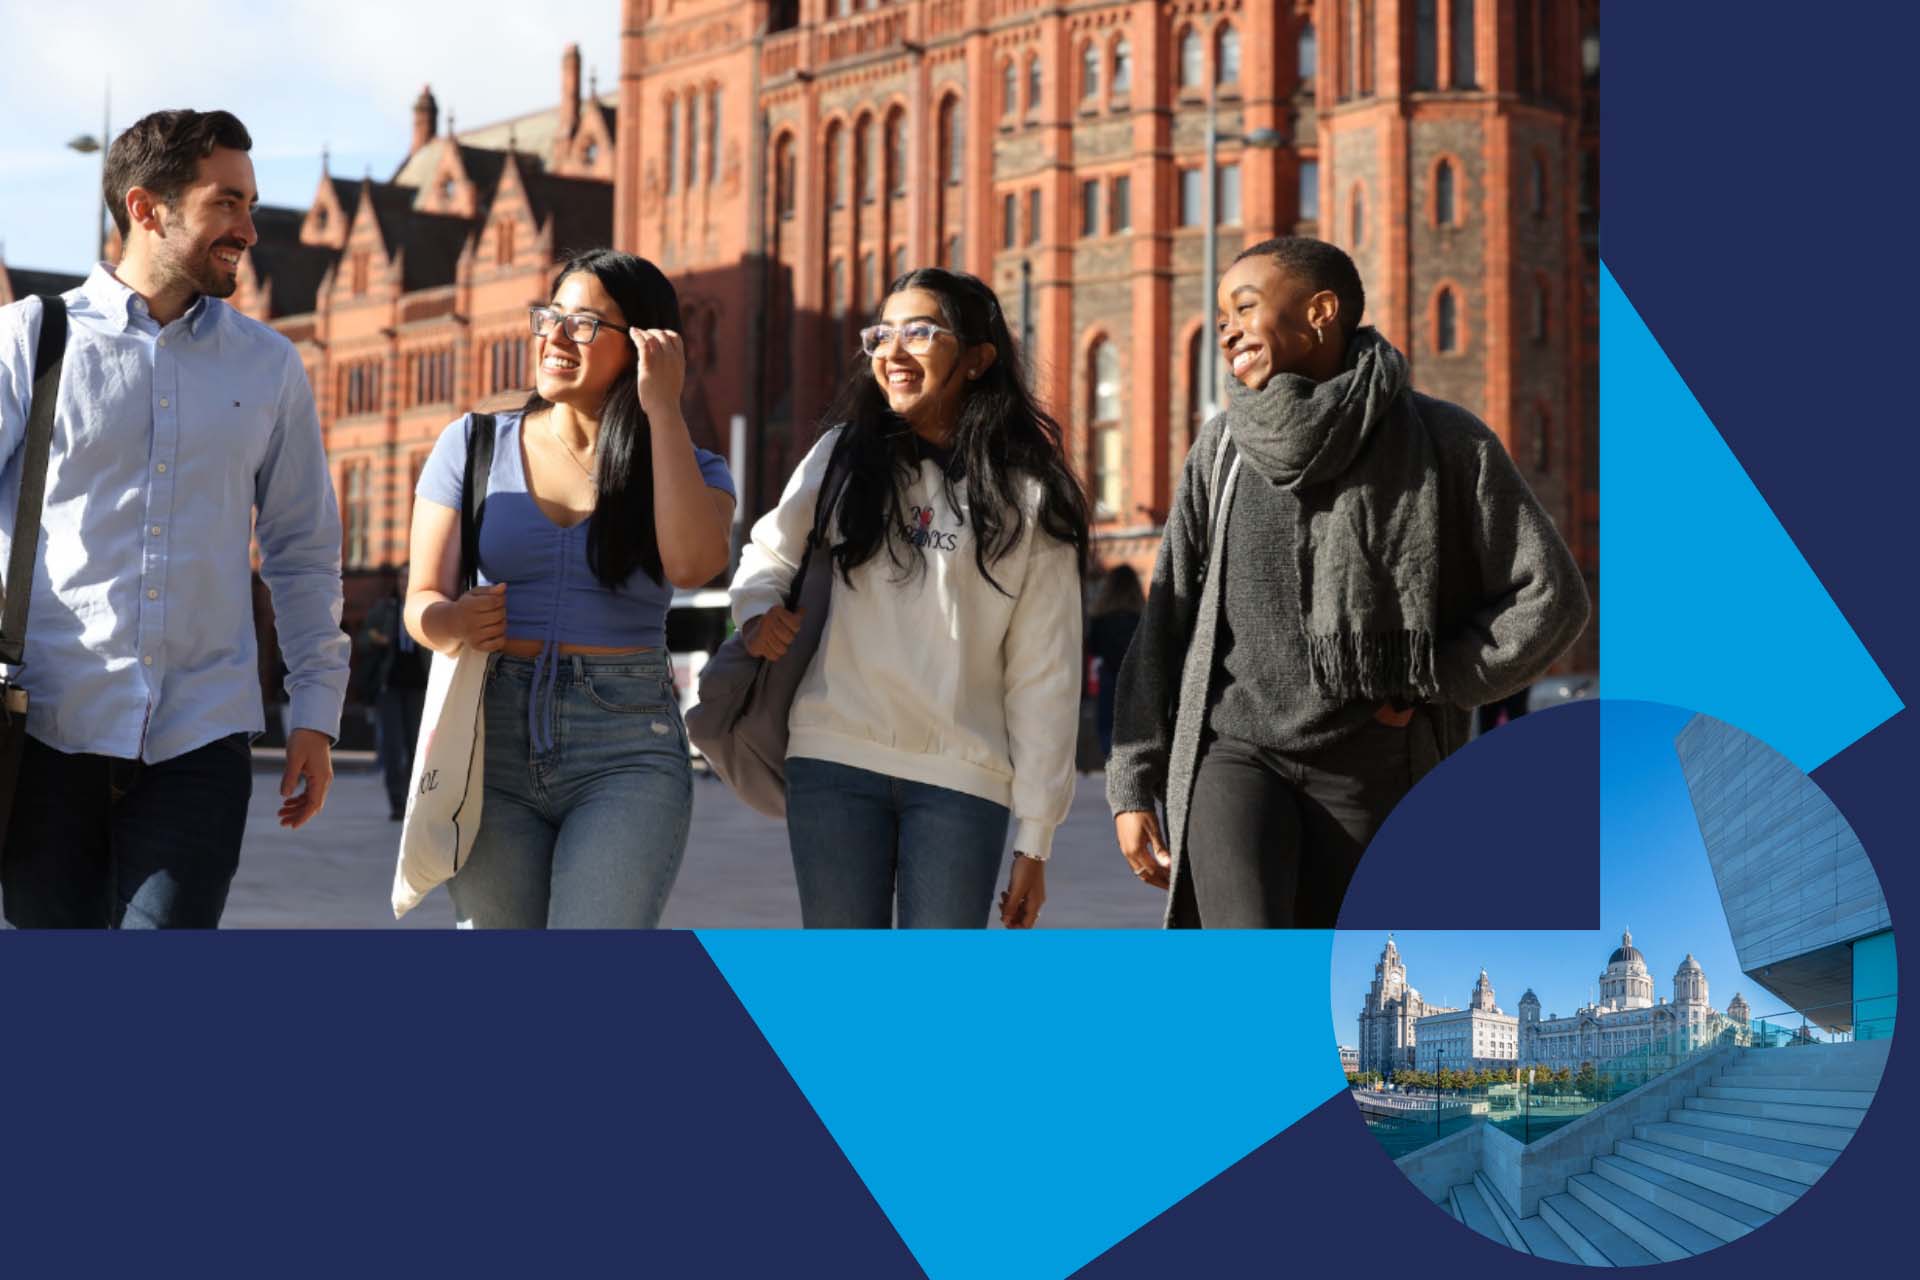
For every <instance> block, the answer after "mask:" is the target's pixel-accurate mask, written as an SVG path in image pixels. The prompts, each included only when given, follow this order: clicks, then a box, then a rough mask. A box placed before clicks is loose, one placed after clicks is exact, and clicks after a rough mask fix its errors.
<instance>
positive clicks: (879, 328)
mask: <svg viewBox="0 0 1920 1280" xmlns="http://www.w3.org/2000/svg"><path fill="white" fill-rule="evenodd" d="M943 333H953V330H951V329H949V328H946V327H945V326H944V325H937V324H935V323H934V322H933V321H931V320H909V321H907V322H906V323H905V324H902V325H891V324H873V325H868V326H867V327H866V328H864V329H862V330H861V331H860V349H861V350H862V351H864V352H866V353H867V354H868V355H870V356H877V355H879V354H880V352H881V350H882V349H884V348H886V347H889V346H891V345H893V344H894V343H896V342H898V343H899V344H900V345H901V346H903V347H905V348H906V349H907V354H908V355H915V356H923V355H925V354H927V352H929V351H931V350H933V340H934V339H935V338H937V337H939V336H940V335H941V334H943ZM955 336H958V335H955Z"/></svg>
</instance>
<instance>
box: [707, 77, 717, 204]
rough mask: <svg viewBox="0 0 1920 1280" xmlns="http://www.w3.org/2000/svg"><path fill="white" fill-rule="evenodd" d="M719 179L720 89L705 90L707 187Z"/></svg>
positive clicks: (715, 87)
mask: <svg viewBox="0 0 1920 1280" xmlns="http://www.w3.org/2000/svg"><path fill="white" fill-rule="evenodd" d="M719 177H720V87H719V86H718V85H715V86H714V87H713V88H711V89H708V90H707V185H708V186H712V185H713V184H714V182H715V180H717V179H718V178H719Z"/></svg>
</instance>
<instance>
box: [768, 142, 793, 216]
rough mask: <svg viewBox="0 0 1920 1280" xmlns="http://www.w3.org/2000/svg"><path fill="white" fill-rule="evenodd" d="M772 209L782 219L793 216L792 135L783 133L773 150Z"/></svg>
mask: <svg viewBox="0 0 1920 1280" xmlns="http://www.w3.org/2000/svg"><path fill="white" fill-rule="evenodd" d="M773 173H774V189H773V207H774V210H775V211H776V212H777V213H778V214H779V215H780V216H781V217H782V218H791V217H792V216H793V182H794V171H793V135H792V134H790V133H783V134H781V135H780V141H779V142H777V143H775V144H774V148H773Z"/></svg>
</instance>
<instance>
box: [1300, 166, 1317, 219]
mask: <svg viewBox="0 0 1920 1280" xmlns="http://www.w3.org/2000/svg"><path fill="white" fill-rule="evenodd" d="M1319 216H1320V162H1319V161H1318V160H1302V161H1301V162H1300V218H1301V220H1302V221H1305V222H1312V221H1314V220H1315V219H1317V218H1319Z"/></svg>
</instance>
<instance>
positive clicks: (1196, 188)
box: [1180, 166, 1207, 227]
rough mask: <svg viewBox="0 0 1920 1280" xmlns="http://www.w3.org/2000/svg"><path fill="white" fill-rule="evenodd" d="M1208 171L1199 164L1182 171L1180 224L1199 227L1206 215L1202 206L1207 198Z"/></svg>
mask: <svg viewBox="0 0 1920 1280" xmlns="http://www.w3.org/2000/svg"><path fill="white" fill-rule="evenodd" d="M1206 181H1207V177H1206V173H1205V171H1203V170H1202V169H1200V168H1199V167H1198V166H1195V167H1193V168H1189V169H1182V170H1181V171H1180V225H1181V226H1183V227H1197V226H1199V225H1200V220H1201V218H1202V217H1203V216H1205V215H1204V214H1203V212H1202V210H1201V208H1200V205H1201V202H1202V201H1203V200H1205V198H1206V190H1207V189H1206Z"/></svg>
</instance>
